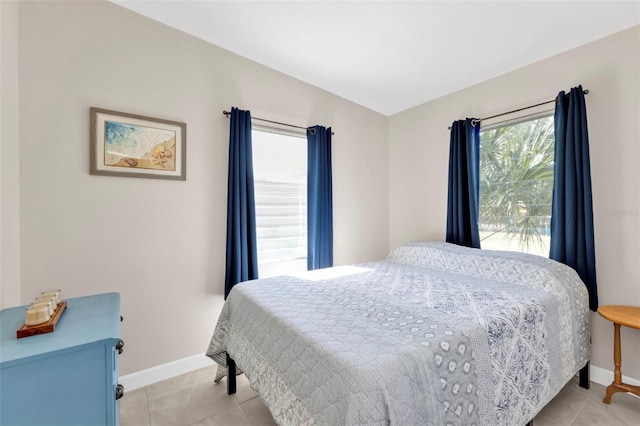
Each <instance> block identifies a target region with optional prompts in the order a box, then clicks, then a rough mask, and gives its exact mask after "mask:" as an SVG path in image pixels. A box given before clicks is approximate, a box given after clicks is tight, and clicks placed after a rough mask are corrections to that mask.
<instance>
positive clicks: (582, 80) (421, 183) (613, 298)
mask: <svg viewBox="0 0 640 426" xmlns="http://www.w3.org/2000/svg"><path fill="white" fill-rule="evenodd" d="M487 60H490V58H487ZM639 76H640V27H634V28H632V29H629V30H626V31H623V32H621V33H618V34H614V35H612V36H610V37H607V38H604V39H602V40H599V41H596V42H593V43H590V44H587V45H585V46H582V47H579V48H577V49H574V50H571V51H568V52H565V53H563V54H560V55H557V56H554V57H552V58H549V59H546V60H544V61H541V62H538V63H535V64H533V65H530V66H527V67H525V68H522V69H519V70H516V71H513V72H510V73H508V74H505V75H503V76H500V77H497V78H495V79H492V80H490V81H487V82H484V83H481V84H478V85H476V86H473V87H470V88H468V89H465V90H461V91H459V92H456V93H454V94H451V95H448V96H446V97H443V98H440V99H437V100H434V101H432V102H428V103H425V104H423V105H420V106H418V107H416V108H413V109H410V110H407V111H404V112H402V113H399V114H396V115H394V116H392V117H390V119H389V182H390V185H389V191H390V197H389V205H390V224H389V232H390V233H389V238H390V246H391V248H393V247H396V246H398V245H400V244H402V243H406V242H409V241H413V240H418V239H440V240H441V239H444V236H445V228H446V222H445V217H446V209H447V167H448V155H449V153H448V149H449V132H448V130H447V126H449V125H451V123H452V122H453V120H456V119H463V118H465V117H486V116H490V115H493V114H497V113H501V112H504V111H508V110H511V109H514V108H519V107H523V106H526V105H531V104H535V103H538V102H543V101H546V100H549V99H553V98H555V96H556V95H557V94H558V92H559V91H560V90H565V91H568V90H569V89H570V88H571V87H575V86H577V85H578V84H582V85H583V87H584V88H585V89H588V90H589V91H590V93H589V94H588V95H587V98H586V101H587V116H588V123H589V137H590V149H591V173H592V185H593V203H594V206H593V208H594V220H595V233H596V236H595V237H596V262H597V274H598V284H599V285H598V290H599V292H598V294H599V298H600V304H601V305H605V304H626V305H636V306H640V282H639V281H638V263H639V261H640V179H639V178H638V166H637V162H638V158H640V149H639V143H638V135H639V134H640V120H639V117H640V78H639ZM551 107H553V105H551ZM506 118H509V117H506ZM485 124H488V123H485ZM616 211H617V212H618V213H619V215H616V214H612V213H616ZM592 320H593V321H592V331H593V332H592V338H593V357H592V365H595V366H598V367H601V368H605V369H607V370H613V360H612V359H613V354H612V348H613V343H612V342H613V327H612V325H611V323H610V322H608V321H606V320H604V319H602V318H601V317H600V316H599V315H597V314H593V315H592ZM638 354H640V332H639V331H638V330H632V329H627V328H623V330H622V359H623V363H622V365H623V374H625V375H628V376H630V377H632V378H636V379H640V357H638Z"/></svg>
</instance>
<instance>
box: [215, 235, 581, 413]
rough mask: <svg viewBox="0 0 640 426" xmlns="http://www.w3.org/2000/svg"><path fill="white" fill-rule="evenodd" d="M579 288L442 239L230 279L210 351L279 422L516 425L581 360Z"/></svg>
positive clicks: (549, 264)
mask: <svg viewBox="0 0 640 426" xmlns="http://www.w3.org/2000/svg"><path fill="white" fill-rule="evenodd" d="M588 321H589V313H588V296H587V291H586V288H585V286H584V284H583V283H582V282H581V281H580V279H579V278H578V276H577V274H576V273H575V271H573V270H572V269H571V268H569V267H566V266H565V265H562V264H560V263H557V262H554V261H552V260H549V259H545V258H542V257H538V256H533V255H526V254H522V253H512V252H494V251H484V250H476V249H469V248H466V247H460V246H455V245H451V244H446V243H434V242H425V243H413V244H409V245H406V246H402V247H399V248H397V249H395V250H393V251H392V252H391V254H390V255H389V257H388V258H387V259H386V260H384V261H378V262H370V263H364V264H359V265H354V266H348V267H336V268H331V269H326V270H317V271H312V272H308V273H305V274H301V275H299V276H282V277H275V278H268V279H261V280H254V281H249V282H245V283H241V284H238V285H236V286H235V287H234V289H233V290H232V291H231V293H230V294H229V297H228V298H227V301H226V303H225V305H224V308H223V310H222V313H221V315H220V318H219V320H218V323H217V325H216V327H215V331H214V334H213V337H212V339H211V342H210V345H209V348H208V351H207V355H208V356H210V357H211V358H213V359H214V360H216V362H218V363H219V364H220V365H222V366H224V363H225V353H226V352H228V353H229V355H230V356H231V357H232V358H233V359H234V360H235V361H236V363H237V365H238V367H239V368H240V369H242V371H244V373H245V374H246V376H247V377H248V379H249V381H250V383H251V386H252V387H253V388H254V389H255V390H256V391H257V392H258V393H260V396H261V397H262V399H263V400H264V402H265V404H266V405H267V406H268V407H269V409H270V411H271V413H272V414H273V417H274V419H275V420H276V422H278V424H280V425H388V424H392V425H400V426H408V425H434V426H441V425H490V426H493V425H509V426H513V425H523V424H525V423H526V422H528V421H529V420H531V419H532V418H533V417H535V415H536V414H537V412H538V411H539V410H540V409H541V408H542V407H544V405H546V404H547V403H548V402H549V401H550V400H551V399H552V398H553V397H554V396H555V395H556V394H557V393H558V392H559V391H560V389H561V388H562V386H564V384H566V383H567V382H568V381H569V380H570V379H571V377H572V376H573V375H574V374H575V373H576V371H577V370H579V369H580V368H581V367H583V366H584V365H585V363H586V362H587V361H588V359H589V355H590V354H589V323H588Z"/></svg>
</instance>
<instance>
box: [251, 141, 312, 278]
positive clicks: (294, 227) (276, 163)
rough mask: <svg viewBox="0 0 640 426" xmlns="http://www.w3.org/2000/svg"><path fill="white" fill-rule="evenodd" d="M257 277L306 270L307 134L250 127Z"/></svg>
mask: <svg viewBox="0 0 640 426" xmlns="http://www.w3.org/2000/svg"><path fill="white" fill-rule="evenodd" d="M252 142H253V174H254V188H255V198H256V230H257V244H258V264H259V266H258V271H259V275H260V278H265V277H269V276H274V275H281V274H285V273H292V272H298V271H304V270H306V269H307V260H306V259H307V141H306V138H305V136H302V135H301V136H294V135H289V134H280V133H272V132H268V131H262V130H256V129H254V130H253V132H252Z"/></svg>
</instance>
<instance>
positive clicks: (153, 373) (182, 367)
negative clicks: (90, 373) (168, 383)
mask: <svg viewBox="0 0 640 426" xmlns="http://www.w3.org/2000/svg"><path fill="white" fill-rule="evenodd" d="M212 364H213V361H212V360H211V358H209V357H207V356H206V355H205V354H199V355H193V356H190V357H187V358H182V359H178V360H176V361H171V362H168V363H166V364H161V365H157V366H155V367H151V368H147V369H146V370H141V371H136V372H135V373H131V374H127V375H125V376H120V377H119V380H118V383H120V384H121V385H122V386H124V389H125V391H132V390H134V389H138V388H143V387H145V386H148V385H151V384H154V383H157V382H161V381H163V380H167V379H170V378H172V377H176V376H179V375H181V374H184V373H188V372H190V371H194V370H198V369H200V368H204V367H208V366H210V365H212Z"/></svg>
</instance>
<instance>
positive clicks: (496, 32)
mask: <svg viewBox="0 0 640 426" xmlns="http://www.w3.org/2000/svg"><path fill="white" fill-rule="evenodd" d="M112 1H113V2H114V3H117V4H119V5H121V6H124V7H126V8H128V9H130V10H133V11H135V12H138V13H140V14H142V15H145V16H147V17H149V18H151V19H154V20H156V21H159V22H162V23H164V24H166V25H169V26H171V27H174V28H177V29H179V30H181V31H184V32H185V33H188V34H191V35H193V36H196V37H198V38H201V39H203V40H206V41H209V42H211V43H213V44H215V45H217V46H220V47H222V48H224V49H227V50H229V51H232V52H235V53H237V54H238V55H241V56H244V57H246V58H249V59H251V60H254V61H256V62H258V63H261V64H263V65H266V66H268V67H270V68H273V69H276V70H278V71H280V72H282V73H284V74H287V75H289V76H291V77H294V78H297V79H299V80H302V81H304V82H307V83H309V84H312V85H314V86H316V87H319V88H322V89H324V90H327V91H329V92H331V93H334V94H336V95H338V96H341V97H343V98H346V99H348V100H351V101H353V102H355V103H357V104H360V105H363V106H365V107H367V108H370V109H372V110H374V111H377V112H379V113H382V114H384V115H392V114H395V113H397V112H400V111H403V110H405V109H408V108H411V107H413V106H416V105H419V104H422V103H424V102H427V101H429V100H432V99H435V98H438V97H441V96H444V95H447V94H449V93H452V92H455V91H458V90H461V89H463V88H465V87H469V86H472V85H474V84H477V83H480V82H482V81H485V80H488V79H491V78H493V77H496V76H499V75H501V74H504V73H507V72H509V71H511V70H515V69H517V68H520V67H523V66H525V65H528V64H531V63H533V62H536V61H539V60H541V59H544V58H547V57H550V56H553V55H555V54H558V53H561V52H564V51H567V50H569V49H572V48H574V47H577V46H580V45H583V44H586V43H589V42H591V41H593V40H597V39H599V38H602V37H605V36H607V35H609V34H613V33H615V32H618V31H622V30H624V29H627V28H630V27H632V26H635V25H640V1H638V0H635V1H279V2H275V1H164V0H163V1H158V0H155V1H131V0H112ZM629 53H630V54H634V55H638V54H640V53H639V52H629Z"/></svg>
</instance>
